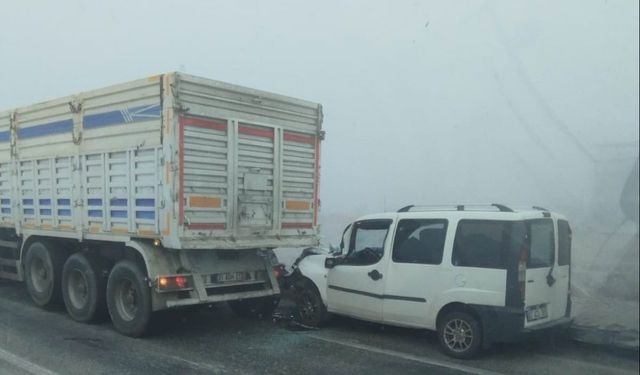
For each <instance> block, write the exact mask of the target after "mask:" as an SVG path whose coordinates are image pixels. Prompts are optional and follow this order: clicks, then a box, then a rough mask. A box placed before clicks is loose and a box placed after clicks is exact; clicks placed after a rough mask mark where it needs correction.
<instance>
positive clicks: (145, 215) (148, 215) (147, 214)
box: [136, 211, 156, 220]
mask: <svg viewBox="0 0 640 375" xmlns="http://www.w3.org/2000/svg"><path fill="white" fill-rule="evenodd" d="M155 218H156V213H155V212H153V211H136V219H149V220H154V219H155Z"/></svg>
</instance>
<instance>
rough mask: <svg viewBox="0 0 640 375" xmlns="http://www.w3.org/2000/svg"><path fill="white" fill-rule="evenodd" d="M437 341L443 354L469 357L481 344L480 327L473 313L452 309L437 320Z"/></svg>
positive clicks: (462, 357) (460, 357) (461, 357)
mask: <svg viewBox="0 0 640 375" xmlns="http://www.w3.org/2000/svg"><path fill="white" fill-rule="evenodd" d="M438 341H439V343H440V348H441V350H442V351H443V352H444V354H446V355H448V356H450V357H453V358H458V359H470V358H473V357H474V356H475V355H477V354H478V352H479V350H480V348H481V346H482V327H481V325H480V322H479V321H478V320H477V319H476V318H475V317H473V315H471V314H469V313H466V312H461V311H453V312H450V313H447V314H446V315H445V316H444V317H442V319H440V321H439V322H438Z"/></svg>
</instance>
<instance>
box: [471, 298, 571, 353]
mask: <svg viewBox="0 0 640 375" xmlns="http://www.w3.org/2000/svg"><path fill="white" fill-rule="evenodd" d="M473 307H474V309H475V310H476V311H477V312H478V314H479V315H480V318H481V320H482V329H483V334H484V335H483V336H484V337H483V344H484V345H485V346H487V345H490V344H491V343H494V342H513V341H519V340H522V339H524V338H527V337H531V336H537V335H546V334H549V333H550V332H551V331H555V330H563V329H566V328H568V327H569V326H570V325H571V322H572V319H571V318H568V317H563V318H560V319H556V320H553V321H550V322H545V323H541V324H538V325H535V326H532V327H526V328H525V327H524V319H525V314H524V311H523V309H521V308H514V307H496V306H480V305H475V306H473Z"/></svg>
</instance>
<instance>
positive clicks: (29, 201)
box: [22, 199, 33, 206]
mask: <svg viewBox="0 0 640 375" xmlns="http://www.w3.org/2000/svg"><path fill="white" fill-rule="evenodd" d="M22 204H23V205H25V206H33V199H23V200H22Z"/></svg>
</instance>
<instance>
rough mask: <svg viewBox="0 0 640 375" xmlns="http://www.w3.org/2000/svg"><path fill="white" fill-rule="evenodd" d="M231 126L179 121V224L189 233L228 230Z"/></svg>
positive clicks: (215, 121) (217, 122) (221, 122)
mask: <svg viewBox="0 0 640 375" xmlns="http://www.w3.org/2000/svg"><path fill="white" fill-rule="evenodd" d="M228 128H229V126H228V123H227V121H225V120H219V119H204V118H194V117H181V118H180V130H179V132H180V135H179V136H180V139H181V144H182V146H181V151H180V160H181V162H180V169H181V171H182V174H181V180H180V190H181V193H180V196H181V197H182V201H181V202H180V214H179V221H180V225H184V227H185V230H186V231H188V232H194V233H197V232H200V231H214V230H215V231H226V230H228V229H230V228H229V226H228V218H229V214H228V209H229V195H228V191H229V172H228V171H229V147H228V146H229V135H228V130H229V129H228Z"/></svg>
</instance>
